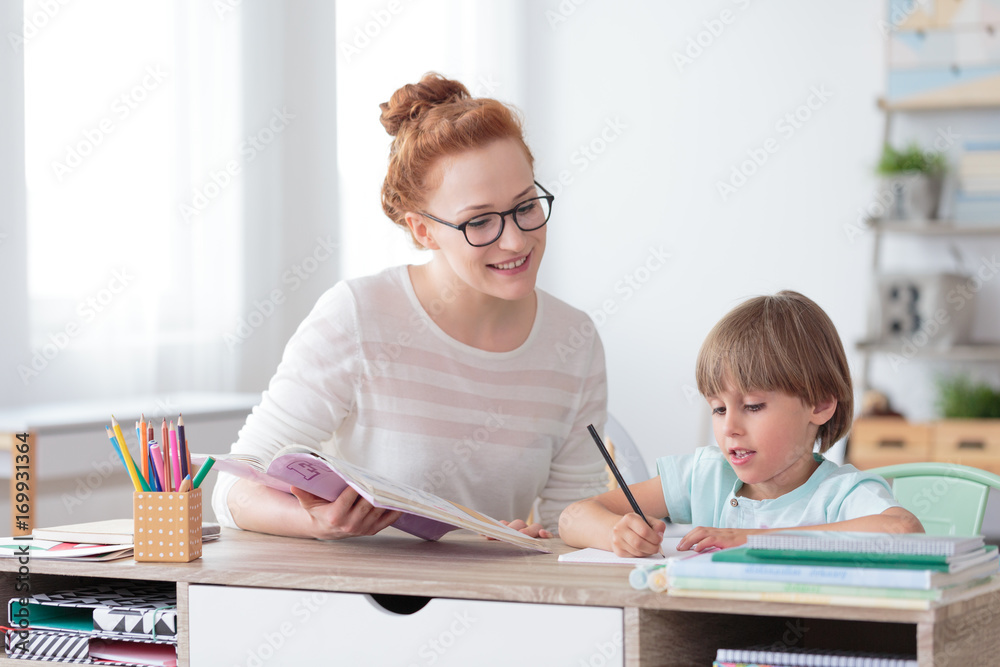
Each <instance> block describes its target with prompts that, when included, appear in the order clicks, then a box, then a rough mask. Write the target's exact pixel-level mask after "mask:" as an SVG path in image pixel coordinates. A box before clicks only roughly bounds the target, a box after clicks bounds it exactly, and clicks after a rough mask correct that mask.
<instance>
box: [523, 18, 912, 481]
mask: <svg viewBox="0 0 1000 667" xmlns="http://www.w3.org/2000/svg"><path fill="white" fill-rule="evenodd" d="M574 7H575V9H574V10H573V11H572V12H571V13H570V12H569V11H568V10H569V9H571V8H574ZM560 9H562V13H560ZM881 11H882V9H881V3H872V2H867V1H865V0H850V1H847V2H840V3H834V4H822V3H802V2H794V1H793V0H774V1H772V2H767V3H757V2H735V1H733V0H722V1H713V2H700V3H659V2H651V1H637V0H631V1H626V2H615V3H611V2H599V1H591V2H585V3H583V4H581V5H580V6H578V7H577V6H575V5H574V4H573V3H571V2H562V3H556V2H548V3H544V4H543V3H539V4H534V3H532V4H530V11H529V15H528V21H529V25H530V29H529V30H530V32H529V40H528V44H529V49H530V52H531V56H530V58H529V60H530V62H532V63H533V66H532V67H531V68H530V69H529V72H530V75H531V81H530V85H529V91H528V99H529V105H528V109H527V115H528V120H529V126H530V132H531V142H532V146H533V148H534V150H535V151H536V155H537V157H538V158H539V163H538V168H537V172H538V175H539V176H540V178H541V180H542V182H543V183H546V184H553V183H557V182H558V181H559V177H560V173H562V174H563V176H564V177H568V178H565V179H564V180H566V181H569V180H571V182H569V183H568V184H567V185H565V186H564V187H562V188H561V190H562V191H561V192H560V193H559V196H558V198H557V201H556V204H555V206H556V208H555V214H554V219H553V222H552V223H551V226H550V229H549V235H550V236H549V238H550V240H549V245H548V250H547V255H546V260H545V264H544V265H543V267H542V285H543V286H544V287H545V288H547V289H549V290H550V291H552V292H554V293H555V294H557V295H558V296H560V297H562V298H564V299H566V300H568V301H570V302H571V303H573V304H574V305H576V306H578V307H581V308H584V309H586V310H588V311H591V312H594V311H599V312H601V313H602V314H599V315H597V317H596V319H598V321H599V323H600V321H601V320H606V321H604V322H603V324H602V326H600V327H599V331H600V335H601V337H602V339H603V341H604V344H605V347H606V350H607V356H608V371H609V382H610V400H609V403H610V405H609V407H610V410H611V411H612V412H613V413H614V414H616V415H617V416H618V417H619V418H620V419H621V420H622V421H623V422H624V424H625V425H626V427H627V428H628V429H629V430H630V431H631V434H632V436H633V437H634V438H635V439H636V440H637V441H638V443H639V446H640V448H641V450H642V451H643V453H644V455H645V456H646V458H647V460H650V461H651V460H652V459H653V458H654V457H655V456H659V455H663V454H668V453H679V452H684V451H689V450H690V448H691V447H693V446H695V445H698V444H710V443H711V442H712V438H711V433H710V432H709V431H708V429H707V426H706V422H707V408H706V407H705V404H704V401H703V399H701V398H700V397H699V396H697V395H695V391H694V389H693V385H694V378H693V374H694V361H695V357H696V355H697V352H698V348H699V346H700V344H701V341H702V339H703V337H704V336H705V334H706V333H707V332H708V330H709V329H710V328H711V326H712V325H713V324H714V323H715V322H716V320H718V319H719V317H721V316H722V315H723V314H724V313H725V312H726V311H728V310H729V309H730V308H732V307H733V306H734V305H735V304H737V303H738V302H740V301H742V300H743V299H744V298H746V297H749V296H752V295H757V294H761V293H770V292H774V291H777V290H779V289H784V288H789V289H795V290H798V291H801V292H803V293H804V294H806V295H807V296H809V297H811V298H812V299H814V300H815V301H817V302H818V303H819V304H820V305H821V306H822V307H824V308H825V309H826V310H827V312H828V313H829V314H830V316H831V317H832V318H833V320H834V322H835V323H836V324H837V326H838V328H839V330H840V333H841V336H842V338H843V340H844V342H845V345H846V346H847V348H848V351H849V354H850V358H851V363H852V368H854V369H855V370H857V371H859V370H860V363H859V357H858V355H857V354H855V353H854V352H853V349H852V348H853V344H854V342H855V341H856V340H858V339H860V338H862V337H863V333H864V330H865V324H866V321H865V312H866V303H865V296H866V295H867V294H868V289H869V272H870V268H869V263H870V256H871V255H870V253H871V239H870V238H868V237H869V236H870V235H865V236H862V237H861V238H855V239H853V241H852V240H851V239H849V238H848V236H847V235H846V234H845V232H844V229H843V227H844V225H846V224H852V223H854V222H855V221H856V219H857V211H858V208H859V207H861V206H863V205H865V204H867V203H868V201H869V200H870V198H871V195H872V193H873V192H874V191H875V189H876V182H875V179H874V177H873V175H872V167H873V165H874V163H875V161H876V158H877V155H878V152H879V149H880V145H881V133H882V116H881V114H880V112H879V111H878V110H877V108H876V105H875V100H876V98H877V97H878V96H879V94H880V92H881V90H882V87H883V81H884V74H883V72H884V55H883V50H882V49H883V37H882V34H881V33H880V31H879V30H878V27H877V25H876V22H877V20H878V19H879V18H880V16H881V14H880V12H881ZM723 12H726V13H725V14H723ZM561 19H564V20H561ZM726 21H728V23H727V22H726ZM699 41H700V42H701V44H703V45H704V46H701V47H700V49H701V51H700V53H699V51H698V47H697V43H698V42H699ZM692 44H695V46H691V45H692ZM689 48H690V49H691V50H688V49H689ZM677 54H681V55H684V56H689V57H690V58H691V60H690V61H689V62H681V63H680V64H679V63H678V62H677V61H676V60H675V56H676V55H677ZM816 91H823V97H828V99H823V98H822V97H819V96H816ZM809 103H812V106H813V107H815V108H814V109H809V108H808V107H803V105H807V104H809ZM797 110H799V113H801V115H802V116H803V117H805V116H807V115H808V116H809V118H808V120H805V121H804V122H801V123H799V127H798V128H795V127H793V126H792V125H790V124H788V123H787V122H784V120H783V119H784V118H785V116H786V114H790V113H795V112H796V111H797ZM609 122H610V123H618V124H619V125H620V130H617V129H616V130H611V129H608V130H607V136H606V137H602V132H605V128H610V127H611V126H610V125H609ZM779 124H780V125H779ZM619 132H620V133H619ZM616 133H618V134H617V136H615V134H616ZM612 137H614V141H613V142H609V143H607V144H606V146H602V142H601V139H602V138H608V139H610V138H612ZM769 139H770V140H773V142H774V143H772V144H768V145H769V146H770V147H771V148H772V150H773V151H774V152H773V153H772V154H770V155H768V156H767V160H766V162H765V163H764V164H763V165H762V166H760V167H759V169H757V171H756V173H754V174H753V175H752V176H750V177H749V178H748V179H747V182H746V184H745V185H743V186H742V187H740V188H738V189H737V190H736V191H735V192H732V193H730V194H729V195H728V197H727V198H726V199H725V200H724V199H723V197H722V196H721V195H720V192H719V191H718V188H717V183H718V182H719V181H726V180H728V179H729V178H730V176H731V172H732V170H733V168H734V167H737V166H739V165H740V163H742V162H744V161H745V160H747V159H748V158H749V155H748V151H756V152H758V155H759V154H760V152H761V149H763V148H764V147H765V142H766V141H767V140H769ZM591 142H593V144H592V146H593V148H594V149H595V150H603V151H604V152H603V153H601V154H600V155H596V156H594V159H592V160H591V159H589V158H587V157H586V156H585V155H584V154H583V153H582V152H581V146H582V145H586V144H591ZM650 248H656V249H660V248H662V249H664V250H665V251H666V252H668V253H670V259H669V261H667V263H666V264H665V265H664V266H663V267H662V268H660V269H659V270H656V271H653V272H649V273H648V274H647V273H646V272H645V269H644V268H642V267H643V266H644V264H645V262H646V261H647V260H649V259H650V257H651V251H650ZM651 265H652V266H655V262H654V263H653V264H651ZM628 275H632V276H633V277H634V278H636V279H643V278H645V279H647V282H645V283H644V284H642V286H641V289H639V290H638V291H633V290H631V289H630V288H629V287H628V286H627V284H626V283H625V282H623V281H624V277H625V276H628ZM606 301H608V302H610V305H611V306H612V307H614V308H616V309H617V310H616V312H614V313H612V314H608V309H607V308H606V306H604V305H602V304H604V303H605V302H606ZM921 409H922V408H921Z"/></svg>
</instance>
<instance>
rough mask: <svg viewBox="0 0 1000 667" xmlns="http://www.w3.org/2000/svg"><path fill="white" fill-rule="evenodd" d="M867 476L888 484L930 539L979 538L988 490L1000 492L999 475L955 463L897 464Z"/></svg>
mask: <svg viewBox="0 0 1000 667" xmlns="http://www.w3.org/2000/svg"><path fill="white" fill-rule="evenodd" d="M866 472H871V473H875V474H876V475H881V476H882V477H884V478H886V479H887V480H889V481H890V482H891V483H892V493H893V496H895V498H896V500H897V502H899V504H900V505H902V506H903V507H904V508H906V509H908V510H910V511H911V512H913V514H914V515H916V517H917V518H918V519H919V520H920V523H922V524H923V526H924V530H925V531H927V533H928V534H929V535H978V534H979V533H980V531H981V530H982V527H983V517H984V516H985V515H986V501H987V500H988V499H989V495H990V489H991V488H993V489H998V490H1000V475H994V474H993V473H991V472H987V471H985V470H981V469H979V468H972V467H970V466H963V465H958V464H956V463H933V462H927V463H900V464H897V465H891V466H884V467H882V468H871V469H869V470H867V471H866Z"/></svg>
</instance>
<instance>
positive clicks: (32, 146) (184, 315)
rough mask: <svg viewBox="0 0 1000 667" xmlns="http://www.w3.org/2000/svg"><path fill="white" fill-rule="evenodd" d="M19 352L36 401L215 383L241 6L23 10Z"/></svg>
mask: <svg viewBox="0 0 1000 667" xmlns="http://www.w3.org/2000/svg"><path fill="white" fill-rule="evenodd" d="M24 18H25V31H24V42H23V44H22V45H21V48H23V49H24V68H25V75H24V89H25V90H24V95H25V174H26V184H27V220H28V222H27V228H28V286H27V289H28V297H29V309H30V346H31V350H30V356H28V357H27V358H25V359H24V360H23V361H22V363H20V364H19V365H18V373H19V375H20V377H21V380H22V382H23V383H24V384H25V386H26V387H28V388H29V391H30V392H38V393H40V394H42V393H43V394H44V397H45V398H46V399H58V398H78V397H82V396H92V395H99V394H109V395H122V394H124V393H126V392H147V393H152V392H153V391H164V390H170V389H172V388H177V387H181V386H186V387H190V386H192V385H196V386H198V388H203V389H212V388H216V389H224V388H229V387H228V385H229V384H230V382H231V377H232V371H233V369H232V366H233V364H234V359H233V356H232V355H225V354H220V353H219V352H220V351H223V350H224V349H225V347H224V343H223V334H224V332H225V330H226V329H227V327H229V328H231V323H232V321H234V320H235V319H236V317H237V315H236V306H237V302H238V296H239V287H240V285H239V284H238V281H239V276H240V275H241V270H240V269H241V267H240V266H239V264H240V245H241V244H240V238H241V236H240V230H241V227H240V218H241V214H242V206H243V200H242V196H243V193H242V185H241V180H240V179H239V178H235V177H234V176H233V174H232V173H230V171H229V169H228V168H227V165H229V164H230V163H231V162H232V161H233V160H234V159H237V158H238V157H239V150H240V143H241V141H242V140H243V137H241V130H242V122H241V121H242V107H241V99H242V91H241V66H240V55H241V54H240V32H239V28H240V24H239V20H240V18H239V13H238V12H235V13H231V14H227V15H224V16H220V15H219V14H218V13H217V12H216V11H215V10H214V9H213V5H212V3H204V2H197V1H196V0H184V1H179V2H141V3H137V2H129V1H126V0H88V2H85V3H71V4H65V5H64V4H61V3H53V2H48V3H36V2H34V1H33V0H27V1H26V3H25V6H24Z"/></svg>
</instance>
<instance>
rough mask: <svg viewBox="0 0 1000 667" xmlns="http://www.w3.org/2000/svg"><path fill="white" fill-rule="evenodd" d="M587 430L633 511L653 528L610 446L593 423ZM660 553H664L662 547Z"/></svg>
mask: <svg viewBox="0 0 1000 667" xmlns="http://www.w3.org/2000/svg"><path fill="white" fill-rule="evenodd" d="M587 430H588V431H590V436H591V437H592V438H593V439H594V442H595V443H597V448H598V449H600V450H601V454H602V455H603V456H604V460H605V461H607V463H608V467H609V468H611V474H612V475H614V476H615V479H616V480H618V487H619V488H620V489H621V490H622V491H623V492H624V493H625V497H626V498H628V504H629V505H631V506H632V511H633V512H635V513H636V514H638V515H639V516H641V517H642V520H643V521H645V522H646V523H647V524H648V525H649V527H650V528H652V527H653V524H651V523H649V519H647V518H646V515H645V514H643V513H642V509H641V508H640V507H639V503H637V502H636V501H635V496H633V495H632V492H631V491H630V490H629V488H628V484H626V483H625V478H624V477H622V474H621V473H620V472H618V466H616V465H615V461H614V459H612V458H611V454H609V453H608V448H607V447H605V446H604V441H603V440H601V436H599V435H598V434H597V429H596V428H594V425H593V424H588V425H587ZM660 555H661V556H662V555H663V552H662V547H661V551H660Z"/></svg>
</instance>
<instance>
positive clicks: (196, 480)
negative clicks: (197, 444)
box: [191, 456, 215, 489]
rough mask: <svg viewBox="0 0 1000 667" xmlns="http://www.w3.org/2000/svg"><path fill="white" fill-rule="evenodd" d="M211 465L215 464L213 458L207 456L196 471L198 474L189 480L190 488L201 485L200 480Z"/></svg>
mask: <svg viewBox="0 0 1000 667" xmlns="http://www.w3.org/2000/svg"><path fill="white" fill-rule="evenodd" d="M213 465H215V459H213V458H212V457H211V456H209V457H208V460H206V461H205V465H203V466H202V467H201V470H199V471H198V474H197V475H195V476H194V480H192V482H191V488H192V489H197V488H198V487H199V486H201V480H203V479H205V475H207V474H208V471H209V470H211V469H212V466H213Z"/></svg>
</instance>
